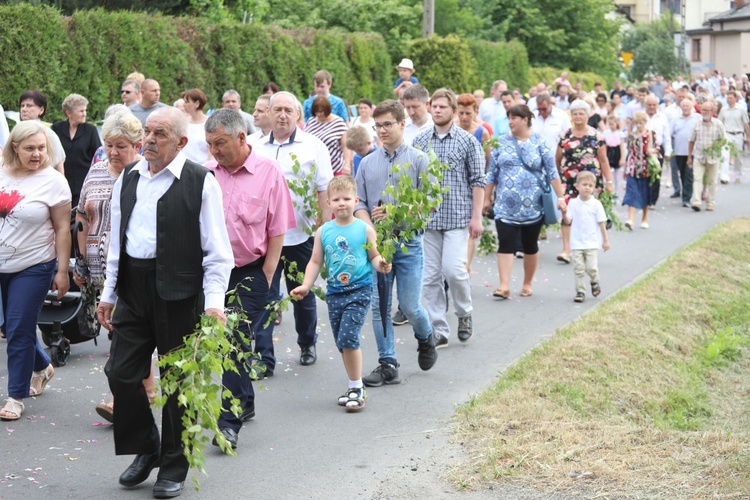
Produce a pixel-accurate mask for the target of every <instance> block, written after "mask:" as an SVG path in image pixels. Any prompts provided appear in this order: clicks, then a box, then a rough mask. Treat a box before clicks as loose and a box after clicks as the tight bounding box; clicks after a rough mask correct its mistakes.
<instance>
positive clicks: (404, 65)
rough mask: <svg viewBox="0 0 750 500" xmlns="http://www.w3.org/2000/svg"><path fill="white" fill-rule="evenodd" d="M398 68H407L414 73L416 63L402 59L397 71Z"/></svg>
mask: <svg viewBox="0 0 750 500" xmlns="http://www.w3.org/2000/svg"><path fill="white" fill-rule="evenodd" d="M398 68H406V69H410V70H412V71H414V63H413V62H411V59H405V58H404V59H401V62H400V63H398V66H396V69H398Z"/></svg>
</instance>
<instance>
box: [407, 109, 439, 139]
mask: <svg viewBox="0 0 750 500" xmlns="http://www.w3.org/2000/svg"><path fill="white" fill-rule="evenodd" d="M433 125H434V123H433V122H432V115H431V114H429V113H428V114H427V121H426V122H424V125H422V126H421V127H418V126H416V125H414V123H412V121H411V120H409V119H407V120H406V126H405V127H404V142H405V143H406V144H407V145H409V146H411V145H412V142H414V139H416V137H417V136H418V135H419V134H421V133H422V132H424V131H425V130H428V129H431V128H432V127H433Z"/></svg>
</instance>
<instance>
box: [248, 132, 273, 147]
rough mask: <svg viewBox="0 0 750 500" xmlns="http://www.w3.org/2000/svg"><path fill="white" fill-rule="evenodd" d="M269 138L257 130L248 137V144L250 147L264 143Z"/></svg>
mask: <svg viewBox="0 0 750 500" xmlns="http://www.w3.org/2000/svg"><path fill="white" fill-rule="evenodd" d="M267 137H268V136H267V135H264V134H263V131H262V130H261V129H258V130H256V131H255V132H253V133H252V134H250V135H248V136H247V139H246V140H247V143H248V144H250V145H253V144H255V143H256V142H259V141H262V140H263V139H266V138H267Z"/></svg>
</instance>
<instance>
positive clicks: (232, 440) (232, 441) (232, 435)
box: [211, 427, 240, 450]
mask: <svg viewBox="0 0 750 500" xmlns="http://www.w3.org/2000/svg"><path fill="white" fill-rule="evenodd" d="M219 430H220V431H221V435H222V436H224V439H226V440H227V441H229V445H230V446H231V447H232V449H233V450H236V449H237V441H238V440H239V438H240V435H239V434H237V432H235V430H234V429H230V428H229V427H225V428H223V429H219ZM211 444H213V445H214V446H219V440H218V439H216V436H214V440H213V441H211Z"/></svg>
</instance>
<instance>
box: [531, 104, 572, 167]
mask: <svg viewBox="0 0 750 500" xmlns="http://www.w3.org/2000/svg"><path fill="white" fill-rule="evenodd" d="M550 110H551V112H550V114H549V115H548V116H547V119H546V120H545V119H544V118H542V117H541V116H539V111H538V110H537V111H535V112H534V120H533V121H532V122H531V131H532V132H536V133H537V134H539V135H541V136H542V137H544V140H545V141H547V145H548V146H549V148H550V151H552V154H553V155H554V153H555V152H556V151H557V143H558V142H559V141H560V136H561V135H562V133H563V132H565V131H566V130H568V129H569V128H570V118H568V113H566V112H565V111H563V110H562V109H560V108H556V107H554V106H550Z"/></svg>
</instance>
